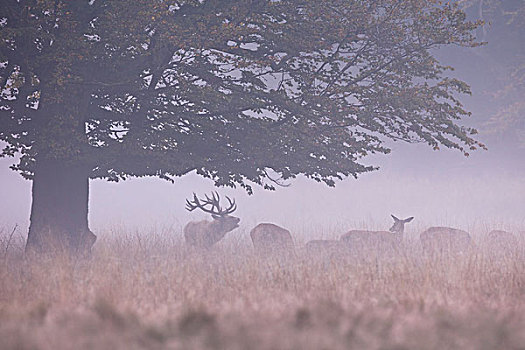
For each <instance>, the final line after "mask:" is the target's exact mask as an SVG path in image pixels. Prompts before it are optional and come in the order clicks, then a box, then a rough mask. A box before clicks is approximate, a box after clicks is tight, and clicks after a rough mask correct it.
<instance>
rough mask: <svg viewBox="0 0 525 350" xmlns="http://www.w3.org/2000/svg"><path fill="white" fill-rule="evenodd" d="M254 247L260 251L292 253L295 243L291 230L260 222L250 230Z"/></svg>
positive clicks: (266, 252) (264, 252) (265, 252)
mask: <svg viewBox="0 0 525 350" xmlns="http://www.w3.org/2000/svg"><path fill="white" fill-rule="evenodd" d="M250 237H251V239H252V243H253V247H254V248H255V250H256V251H257V252H258V253H263V254H272V253H292V254H293V252H294V243H293V239H292V235H291V234H290V231H288V230H286V229H284V228H282V227H279V226H277V225H274V224H259V225H257V226H255V227H254V228H253V229H252V230H251V231H250Z"/></svg>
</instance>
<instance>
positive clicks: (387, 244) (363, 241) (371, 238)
mask: <svg viewBox="0 0 525 350" xmlns="http://www.w3.org/2000/svg"><path fill="white" fill-rule="evenodd" d="M392 219H394V224H393V225H392V227H390V230H389V231H364V230H352V231H348V232H347V233H345V234H344V235H342V236H341V238H340V240H341V241H343V242H345V243H347V244H349V245H350V247H349V248H351V249H353V250H355V249H359V250H369V249H379V250H385V249H386V250H391V249H397V248H398V247H399V245H400V244H401V242H402V241H403V233H404V232H405V224H406V223H409V222H410V221H412V220H413V219H414V217H409V218H407V219H404V220H401V219H398V218H397V217H396V216H394V215H392Z"/></svg>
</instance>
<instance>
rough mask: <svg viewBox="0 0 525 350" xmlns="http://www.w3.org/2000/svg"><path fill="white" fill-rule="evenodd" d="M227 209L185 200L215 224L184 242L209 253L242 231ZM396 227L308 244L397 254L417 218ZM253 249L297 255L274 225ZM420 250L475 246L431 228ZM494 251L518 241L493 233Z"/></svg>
mask: <svg viewBox="0 0 525 350" xmlns="http://www.w3.org/2000/svg"><path fill="white" fill-rule="evenodd" d="M226 200H227V201H228V205H227V207H226V209H223V208H222V206H221V204H220V196H219V194H218V193H217V192H213V193H212V194H211V195H205V198H204V199H199V198H198V197H197V195H196V194H195V193H194V194H193V199H192V200H186V209H187V210H188V211H193V210H195V209H200V210H202V211H203V212H205V213H208V214H211V217H212V221H208V220H203V221H192V222H189V223H188V224H187V225H186V226H185V227H184V239H185V242H186V243H187V244H188V245H190V246H193V247H195V248H200V249H210V248H211V247H212V246H214V245H215V244H216V243H218V242H219V241H220V240H221V239H223V238H224V236H225V235H226V234H227V233H228V232H230V231H232V230H234V229H235V228H237V227H239V222H240V218H238V217H235V216H231V215H230V214H232V213H233V212H234V211H235V210H236V209H237V205H236V204H235V200H232V199H231V198H229V197H226ZM392 219H393V220H394V224H393V225H392V227H390V229H389V230H388V231H367V230H351V231H348V232H346V233H345V234H343V235H342V236H341V237H340V239H339V240H312V241H309V242H307V243H306V251H307V253H308V254H309V255H313V254H315V253H323V254H325V253H329V254H347V253H350V252H351V253H357V252H364V253H365V254H366V253H368V252H370V251H375V252H394V251H396V250H397V249H398V248H399V247H400V246H401V245H402V244H403V241H404V238H403V235H404V230H405V224H407V223H409V222H411V221H412V220H413V219H414V218H413V217H409V218H406V219H399V218H397V217H396V216H394V215H392ZM250 238H251V240H252V243H253V247H254V249H255V251H256V252H257V253H258V254H263V255H269V254H295V246H294V240H293V238H292V235H291V233H290V231H288V230H286V229H284V228H282V227H280V226H278V225H275V224H271V223H262V224H258V225H257V226H255V227H254V228H253V229H252V230H251V231H250ZM419 238H420V242H421V246H422V248H423V251H424V252H425V253H435V252H453V253H464V252H466V251H468V250H469V249H471V248H473V247H474V246H475V245H474V243H473V241H472V239H471V237H470V234H469V233H468V232H466V231H463V230H459V229H456V228H452V227H430V228H428V229H426V230H425V231H423V232H422V233H421V234H420V236H419ZM487 238H488V241H489V243H490V244H491V247H493V246H494V247H501V248H509V247H515V246H516V244H517V242H518V241H517V238H516V237H515V236H514V234H512V233H510V232H507V231H501V230H494V231H491V232H490V233H489V234H488V236H487Z"/></svg>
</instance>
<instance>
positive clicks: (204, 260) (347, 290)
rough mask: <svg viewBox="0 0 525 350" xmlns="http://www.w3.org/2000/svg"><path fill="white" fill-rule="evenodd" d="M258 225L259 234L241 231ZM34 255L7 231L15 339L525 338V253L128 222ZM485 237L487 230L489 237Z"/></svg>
mask: <svg viewBox="0 0 525 350" xmlns="http://www.w3.org/2000/svg"><path fill="white" fill-rule="evenodd" d="M244 234H245V235H246V236H247V235H248V233H247V232H241V233H240V234H239V235H240V236H244ZM102 237H103V238H102V239H100V240H99V242H97V244H96V246H95V249H94V252H93V254H92V256H91V257H89V258H86V259H81V260H71V259H68V258H66V257H53V258H49V257H47V258H44V257H42V258H40V259H38V260H32V261H29V260H28V259H26V258H25V257H24V255H23V249H22V248H23V238H22V237H21V236H20V235H17V236H14V237H13V236H11V238H10V239H9V240H8V239H7V236H6V235H4V236H3V237H2V239H1V240H0V348H1V349H523V348H524V347H525V316H524V315H525V307H524V306H525V251H524V244H523V243H524V242H523V241H521V242H520V245H519V247H511V248H512V249H508V250H505V251H503V250H498V251H495V250H494V249H492V248H491V247H487V246H486V245H485V244H484V242H483V240H482V239H481V238H479V237H478V238H479V239H477V248H476V249H473V250H472V251H471V252H469V253H467V254H463V255H458V256H447V255H437V256H432V257H428V256H425V255H424V254H422V251H421V248H420V246H419V245H418V242H417V240H408V242H407V243H406V244H405V245H404V247H403V248H402V249H401V251H400V252H399V254H395V255H391V254H390V255H388V256H378V255H376V254H374V253H373V252H371V253H369V254H366V255H365V256H364V257H363V258H356V257H342V258H341V257H339V258H336V257H330V256H323V255H321V256H315V257H312V256H307V255H306V252H305V251H304V248H303V245H302V244H298V249H297V256H296V257H293V258H289V259H284V258H279V257H273V258H263V257H260V256H258V255H257V254H254V252H253V249H252V247H251V246H250V244H249V242H248V241H246V240H238V241H236V240H226V241H225V242H221V243H220V244H219V245H218V246H217V247H216V249H214V250H212V251H210V252H207V253H202V252H194V251H191V250H190V249H188V248H187V247H185V246H184V245H183V243H182V242H180V240H178V239H172V238H170V237H172V236H168V235H166V234H162V235H161V234H159V235H155V234H148V235H139V234H126V233H122V232H121V233H118V234H115V235H112V236H111V237H106V238H104V235H102ZM480 237H481V236H480Z"/></svg>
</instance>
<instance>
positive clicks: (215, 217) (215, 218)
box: [211, 214, 221, 220]
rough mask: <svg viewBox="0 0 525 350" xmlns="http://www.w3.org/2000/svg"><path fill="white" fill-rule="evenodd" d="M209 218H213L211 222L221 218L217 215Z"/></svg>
mask: <svg viewBox="0 0 525 350" xmlns="http://www.w3.org/2000/svg"><path fill="white" fill-rule="evenodd" d="M211 217H212V218H213V220H217V219H220V218H221V217H220V216H219V215H214V214H211Z"/></svg>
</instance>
